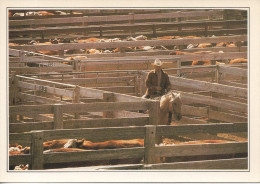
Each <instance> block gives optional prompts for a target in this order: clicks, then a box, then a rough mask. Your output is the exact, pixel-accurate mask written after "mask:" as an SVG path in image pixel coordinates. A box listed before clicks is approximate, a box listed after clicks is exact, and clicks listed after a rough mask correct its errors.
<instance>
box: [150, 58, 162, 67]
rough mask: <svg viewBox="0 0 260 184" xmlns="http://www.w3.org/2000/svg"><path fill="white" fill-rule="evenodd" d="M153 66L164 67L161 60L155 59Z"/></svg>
mask: <svg viewBox="0 0 260 184" xmlns="http://www.w3.org/2000/svg"><path fill="white" fill-rule="evenodd" d="M152 65H155V66H162V62H161V60H160V59H155V60H154V63H153V64H152Z"/></svg>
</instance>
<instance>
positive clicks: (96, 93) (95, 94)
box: [79, 87, 104, 99]
mask: <svg viewBox="0 0 260 184" xmlns="http://www.w3.org/2000/svg"><path fill="white" fill-rule="evenodd" d="M103 93H104V91H102V90H97V89H91V88H86V87H80V90H79V94H80V97H92V98H97V99H103Z"/></svg>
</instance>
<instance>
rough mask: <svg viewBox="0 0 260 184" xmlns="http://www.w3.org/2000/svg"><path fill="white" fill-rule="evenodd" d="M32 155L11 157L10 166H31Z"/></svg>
mask: <svg viewBox="0 0 260 184" xmlns="http://www.w3.org/2000/svg"><path fill="white" fill-rule="evenodd" d="M31 157H32V155H9V166H11V165H14V166H17V165H20V164H31V163H32V159H31Z"/></svg>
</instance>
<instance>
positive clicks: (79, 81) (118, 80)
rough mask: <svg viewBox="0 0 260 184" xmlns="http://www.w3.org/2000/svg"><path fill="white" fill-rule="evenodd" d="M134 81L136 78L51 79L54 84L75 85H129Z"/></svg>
mask: <svg viewBox="0 0 260 184" xmlns="http://www.w3.org/2000/svg"><path fill="white" fill-rule="evenodd" d="M132 80H134V77H99V78H71V79H51V81H54V82H63V83H74V84H103V83H129V82H131V81H132Z"/></svg>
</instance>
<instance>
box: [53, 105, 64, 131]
mask: <svg viewBox="0 0 260 184" xmlns="http://www.w3.org/2000/svg"><path fill="white" fill-rule="evenodd" d="M62 106H63V105H62V104H54V105H53V111H54V112H53V114H54V118H53V119H54V129H63V110H62Z"/></svg>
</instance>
